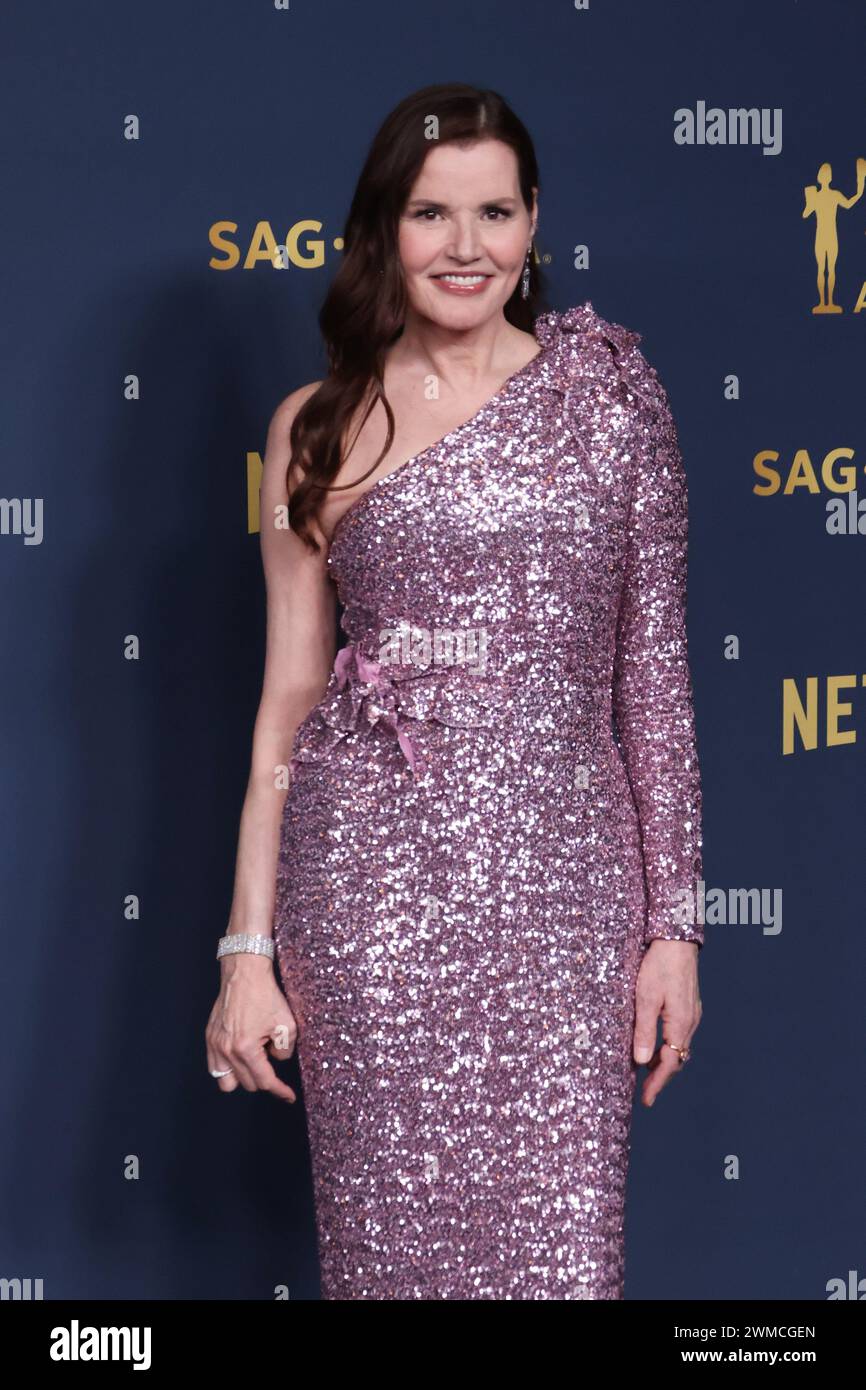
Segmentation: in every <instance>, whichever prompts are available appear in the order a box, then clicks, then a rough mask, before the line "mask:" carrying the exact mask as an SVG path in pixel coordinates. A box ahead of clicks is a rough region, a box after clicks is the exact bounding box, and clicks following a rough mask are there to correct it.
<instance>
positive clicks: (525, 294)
mask: <svg viewBox="0 0 866 1390" xmlns="http://www.w3.org/2000/svg"><path fill="white" fill-rule="evenodd" d="M531 251H532V243H531V242H530V244H529V246H528V248H527V251H526V260H525V262H524V264H523V281H522V283H521V286H520V297H521V299H528V298H529V257H530V253H531Z"/></svg>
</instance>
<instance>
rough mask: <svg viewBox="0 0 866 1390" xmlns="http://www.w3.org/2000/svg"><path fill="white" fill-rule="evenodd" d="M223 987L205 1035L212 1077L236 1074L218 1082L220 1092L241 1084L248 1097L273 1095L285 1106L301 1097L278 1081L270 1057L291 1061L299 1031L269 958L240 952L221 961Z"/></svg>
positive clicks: (231, 1089) (223, 1077)
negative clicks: (218, 1073) (250, 1094)
mask: <svg viewBox="0 0 866 1390" xmlns="http://www.w3.org/2000/svg"><path fill="white" fill-rule="evenodd" d="M221 968H222V984H221V987H220V992H219V995H218V997H217V1000H216V1003H215V1004H214V1006H213V1009H212V1010H211V1015H210V1018H209V1019H208V1025H207V1029H206V1032H205V1038H206V1041H207V1064H208V1070H209V1071H225V1070H226V1069H227V1068H228V1067H231V1068H232V1071H231V1072H230V1073H229V1075H228V1076H221V1077H219V1078H218V1079H217V1085H218V1086H219V1088H220V1090H221V1091H234V1090H236V1089H237V1087H238V1084H240V1085H241V1086H243V1087H244V1089H245V1090H247V1091H271V1092H272V1093H273V1094H274V1095H275V1096H279V1097H280V1098H281V1099H282V1100H287V1101H295V1100H297V1096H296V1095H295V1093H294V1091H293V1090H292V1088H291V1086H287V1085H286V1083H285V1082H284V1081H281V1080H280V1078H279V1077H278V1076H277V1074H276V1072H275V1071H274V1068H273V1067H272V1066H271V1063H270V1062H269V1061H268V1057H267V1053H270V1055H271V1056H272V1057H276V1058H278V1059H279V1060H280V1061H287V1060H288V1058H289V1057H291V1055H292V1052H293V1051H294V1047H295V1039H296V1037H297V1035H298V1028H297V1024H296V1022H295V1018H294V1015H293V1014H292V1011H291V1009H290V1008H289V1005H288V1003H287V1001H286V997H285V995H284V994H283V992H282V990H281V989H280V987H279V985H278V984H277V980H276V976H275V974H274V967H273V962H272V961H271V960H270V958H269V957H268V956H257V955H252V954H251V953H248V952H238V953H237V954H235V955H231V956H224V957H222V966H221Z"/></svg>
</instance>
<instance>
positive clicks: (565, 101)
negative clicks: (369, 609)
mask: <svg viewBox="0 0 866 1390" xmlns="http://www.w3.org/2000/svg"><path fill="white" fill-rule="evenodd" d="M862 20H863V12H862V7H861V6H859V5H857V4H853V3H850V0H849V3H839V0H825V3H824V4H823V5H821V6H820V7H819V6H809V5H806V4H794V3H787V2H786V3H783V2H782V0H770V3H759V4H754V3H751V4H747V3H733V4H731V5H728V6H723V7H719V6H715V5H709V4H685V3H674V2H673V0H661V2H660V3H659V4H656V5H647V4H645V3H640V0H620V2H619V3H615V0H591V3H587V4H574V3H571V0H568V2H566V0H561V3H560V2H557V3H553V0H542V2H541V3H538V4H534V5H527V4H520V3H516V2H515V0H505V2H504V3H503V0H499V3H492V0H482V3H477V4H468V5H467V4H458V3H456V0H442V3H441V4H439V5H438V6H437V7H436V8H435V10H430V9H428V8H427V7H425V6H411V5H410V6H407V5H405V4H399V3H397V0H381V3H377V4H374V5H371V6H363V5H358V4H354V3H349V0H320V2H319V3H317V4H315V5H313V4H308V3H302V0H291V3H289V0H285V3H273V0H245V3H243V4H241V3H239V2H238V0H236V2H234V3H233V0H210V2H209V3H204V0H191V2H190V3H184V0H180V2H179V3H178V0H174V3H168V0H152V2H151V3H148V4H145V5H131V4H129V3H125V0H119V3H117V4H115V5H112V6H108V5H106V4H99V3H96V0H90V3H84V4H79V5H77V6H74V7H73V6H68V5H64V4H61V3H59V0H48V3H45V4H41V5H39V6H25V5H18V6H13V7H12V8H11V9H10V12H9V13H8V14H7V16H6V43H5V44H4V55H3V68H4V81H3V83H2V84H0V104H2V109H3V119H2V121H0V139H2V144H3V153H4V164H5V168H6V185H7V208H6V216H5V217H4V219H3V227H2V233H0V235H2V238H3V243H4V247H3V250H4V254H3V276H4V280H5V295H4V301H5V312H4V314H3V316H2V327H0V332H2V335H3V338H4V349H5V350H4V352H3V364H4V365H3V374H2V391H3V397H4V409H3V435H4V439H3V444H4V448H3V487H2V494H3V495H2V500H0V519H2V534H0V566H2V574H3V595H4V598H3V603H2V625H3V648H2V649H3V655H4V674H3V680H2V683H0V692H2V694H0V699H2V706H3V739H2V746H3V764H4V779H3V781H4V796H3V828H4V833H3V837H2V847H3V907H4V918H5V942H6V949H5V952H4V962H3V970H2V977H3V989H2V1005H3V1018H4V1020H5V1043H6V1045H5V1048H4V1062H3V1073H4V1085H3V1088H2V1095H3V1135H4V1143H3V1145H2V1157H0V1163H2V1180H0V1277H2V1279H3V1280H5V1281H10V1282H9V1283H8V1284H4V1288H5V1289H6V1293H5V1294H4V1296H10V1297H14V1296H16V1294H15V1289H16V1287H17V1288H18V1290H19V1292H20V1295H21V1296H22V1297H26V1296H28V1289H29V1296H32V1297H39V1296H42V1297H44V1298H52V1299H60V1298H86V1299H90V1298H98V1297H116V1298H134V1297H142V1298H170V1299H190V1298H208V1299H211V1298H213V1299H273V1298H280V1297H286V1298H291V1299H311V1298H316V1297H317V1296H318V1283H317V1277H318V1276H317V1259H316V1247H315V1227H314V1222H313V1209H312V1190H311V1183H310V1171H309V1157H308V1151H307V1141H306V1134H305V1127H304V1117H303V1114H302V1112H301V1107H300V1106H297V1107H287V1106H285V1105H284V1104H281V1103H278V1102H277V1101H275V1100H273V1099H272V1098H271V1097H270V1096H267V1095H251V1094H248V1093H247V1092H245V1091H243V1090H242V1089H241V1090H238V1091H236V1092H234V1093H232V1094H229V1095H225V1094H222V1093H221V1092H219V1091H218V1089H217V1087H216V1083H215V1082H214V1081H212V1080H211V1078H210V1077H209V1076H208V1071H207V1059H206V1055H205V1045H204V1030H205V1026H206V1023H207V1018H208V1014H209V1012H210V1008H211V1006H212V1003H213V1001H214V998H215V996H216V992H217V989H218V984H219V967H218V965H217V962H216V960H215V951H216V944H217V939H218V937H219V936H220V935H221V934H222V933H223V931H224V930H225V929H226V923H227V914H228V910H229V905H230V901H231V892H232V883H233V874H234V859H235V851H236V845H237V829H238V818H239V815H240V810H241V805H242V801H243V796H244V791H245V786H246V779H247V775H248V771H249V756H250V747H251V738H252V727H253V720H254V717H255V713H256V708H257V703H258V697H259V693H260V686H261V678H262V669H263V659H264V634H265V627H264V623H265V597H264V587H263V578H262V566H261V557H260V549H259V541H260V537H259V498H258V486H259V480H260V475H261V467H262V458H263V454H264V445H265V438H266V434H267V428H268V424H269V421H270V418H271V416H272V414H273V411H274V410H275V408H276V406H277V405H278V404H279V402H280V401H281V400H282V399H283V398H284V397H285V396H286V395H287V394H288V393H289V392H290V391H292V390H294V389H295V388H297V387H299V386H301V385H303V384H305V383H306V382H310V381H313V380H316V379H317V378H319V377H321V376H322V375H323V374H324V372H325V370H326V364H325V358H324V353H323V348H322V344H321V341H320V337H319V334H318V329H317V323H316V315H317V311H318V308H319V305H320V303H321V301H322V298H323V296H324V294H325V291H326V287H327V285H328V283H329V280H330V278H331V276H332V275H333V273H334V270H335V268H336V266H337V265H338V264H339V258H340V254H341V252H340V247H341V234H342V230H343V225H344V219H345V215H346V213H347V210H348V203H349V199H350V197H351V193H352V190H353V187H354V183H355V180H356V178H357V175H358V173H359V171H360V167H361V164H362V161H363V159H364V157H365V155H366V151H367V148H368V144H369V141H370V139H371V138H372V135H373V133H374V132H375V130H376V128H377V127H378V125H379V124H380V122H381V120H382V119H383V117H384V116H385V115H386V114H387V112H388V111H389V110H390V109H391V108H392V107H393V106H394V105H395V104H396V103H397V102H398V101H400V100H401V99H402V98H403V97H404V96H406V95H407V94H408V93H410V92H412V91H414V90H415V89H417V88H419V87H422V86H426V85H428V84H430V83H434V82H447V81H461V82H469V83H472V84H474V85H478V86H482V87H489V88H493V89H495V90H497V91H499V92H501V93H502V94H503V95H504V97H505V98H506V100H507V101H508V102H509V103H510V104H511V105H512V106H513V108H514V109H515V110H516V112H517V114H518V115H519V116H520V117H521V119H522V120H523V121H524V123H525V124H526V126H527V127H528V129H529V131H530V134H531V135H532V137H533V139H534V141H535V143H536V148H537V152H538V156H539V160H540V165H541V190H540V194H539V209H540V219H539V228H538V234H537V236H536V242H535V244H536V247H537V250H538V255H539V265H540V268H541V270H542V271H543V274H544V277H545V284H546V290H547V298H548V304H549V307H555V308H560V309H562V308H567V307H569V306H572V305H576V304H580V303H583V302H584V301H585V300H587V299H588V300H590V301H591V302H592V304H593V306H594V308H595V309H596V310H597V311H598V313H600V314H601V315H602V316H603V317H604V318H606V319H609V320H611V321H613V322H615V323H619V324H623V325H625V326H626V327H628V328H631V329H634V330H636V331H637V332H639V333H640V334H641V335H642V341H641V348H642V350H643V351H644V353H645V354H646V356H647V358H648V359H649V361H650V362H651V363H652V364H653V365H654V366H655V367H656V368H657V370H658V372H659V375H660V377H661V380H662V382H663V383H664V385H665V386H666V388H667V391H668V394H669V398H670V401H671V406H672V409H673V412H674V416H675V419H676V423H677V427H678V431H679V438H680V444H681V448H682V452H683V457H684V460H685V465H686V470H687V474H688V482H689V516H690V581H689V605H688V622H689V642H690V654H691V666H692V673H693V679H694V687H695V708H696V722H697V733H698V741H699V751H700V757H701V768H702V776H703V810H704V866H703V873H704V880H703V881H702V883H701V895H700V910H701V912H702V913H703V915H704V920H705V924H706V943H707V944H706V946H705V947H704V949H703V951H702V953H701V956H700V968H701V994H702V1001H703V1007H704V1017H703V1022H702V1024H701V1027H700V1029H699V1030H698V1033H697V1035H696V1037H695V1040H694V1043H693V1049H692V1053H693V1055H692V1060H691V1061H690V1063H689V1065H688V1066H687V1067H686V1068H685V1069H684V1071H683V1073H682V1074H681V1075H680V1076H678V1077H676V1078H675V1079H674V1081H673V1082H672V1083H671V1085H670V1086H668V1087H667V1088H666V1090H665V1091H664V1092H663V1093H662V1096H661V1097H660V1099H659V1101H658V1103H657V1104H656V1105H655V1106H654V1107H653V1108H652V1109H651V1110H645V1109H644V1108H642V1107H641V1106H640V1105H639V1103H638V1102H637V1100H636V1107H635V1115H634V1126H633V1135H632V1168H631V1173H630V1178H629V1191H628V1214H627V1233H626V1251H627V1284H626V1293H627V1297H628V1298H631V1299H643V1298H652V1299H665V1300H679V1299H684V1300H686V1299H709V1298H715V1297H718V1298H740V1299H771V1298H781V1299H809V1300H815V1299H818V1300H823V1299H828V1298H858V1297H863V1296H864V1295H863V1293H862V1286H861V1285H860V1283H859V1281H860V1279H861V1278H862V1277H863V1276H866V1248H864V1244H863V1229H864V1220H863V1218H864V1199H863V1185H862V1167H863V1154H864V1121H863V1107H862V1105H861V1104H860V1103H859V1093H860V1086H861V1082H862V1077H863V1043H862V1026H861V993H862V981H863V975H864V971H863V967H864V958H866V946H864V941H866V933H864V929H863V911H862V905H861V898H860V881H859V875H860V870H861V867H862V862H863V838H864V796H863V788H864V770H866V769H864V742H866V641H864V636H866V632H864V618H863V607H864V597H866V584H864V563H866V478H864V472H863V460H864V450H866V441H864V437H863V436H864V420H863V399H864V362H866V355H864V332H866V197H864V196H863V194H864V178H866V122H864V116H863V102H862V93H863V82H862V71H861V69H862V46H863V43H862V41H863V24H862ZM275 251H276V252H277V254H275ZM282 1071H283V1074H284V1076H285V1077H286V1079H288V1080H289V1081H290V1083H291V1084H293V1085H295V1086H297V1083H298V1074H297V1068H296V1063H295V1061H294V1060H293V1061H292V1063H291V1064H289V1065H288V1066H286V1067H284V1068H283V1069H282ZM28 1280H29V1281H30V1284H29V1285H28V1284H27V1281H28ZM15 1281H20V1283H19V1284H18V1285H17V1286H16V1284H15ZM858 1290H860V1291H859V1292H858Z"/></svg>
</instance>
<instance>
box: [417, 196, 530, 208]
mask: <svg viewBox="0 0 866 1390" xmlns="http://www.w3.org/2000/svg"><path fill="white" fill-rule="evenodd" d="M516 202H517V199H516V198H513V197H512V196H511V194H510V193H509V194H508V195H507V196H506V197H504V198H485V199H484V201H483V202H481V203H479V204H478V206H479V207H480V208H485V207H489V206H490V204H491V203H516ZM406 206H407V207H408V208H414V207H421V206H424V207H437V208H444V207H447V206H448V205H447V203H440V202H437V200H436V199H435V198H410V200H409V202H408V203H407V204H406Z"/></svg>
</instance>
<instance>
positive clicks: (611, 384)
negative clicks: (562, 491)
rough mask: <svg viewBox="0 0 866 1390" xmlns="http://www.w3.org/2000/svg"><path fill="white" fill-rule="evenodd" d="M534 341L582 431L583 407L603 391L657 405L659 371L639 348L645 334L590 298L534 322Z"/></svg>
mask: <svg viewBox="0 0 866 1390" xmlns="http://www.w3.org/2000/svg"><path fill="white" fill-rule="evenodd" d="M534 331H535V337H536V339H537V340H538V342H539V343H540V344H541V345H542V347H543V348H544V349H545V350H546V352H547V362H546V364H545V365H546V369H547V380H548V382H549V384H550V385H551V386H552V387H553V388H554V389H555V390H558V391H561V392H562V393H563V395H564V396H565V406H564V414H565V416H566V419H567V420H568V421H569V422H570V423H571V424H572V425H573V426H574V427H575V429H579V428H580V426H581V423H582V422H583V420H584V419H585V416H584V417H582V413H581V407H582V405H583V403H584V401H585V400H586V401H587V403H588V400H589V398H591V396H592V395H594V394H595V391H596V388H598V387H601V388H602V390H605V391H607V392H609V393H611V394H612V395H613V397H614V398H616V396H617V395H621V396H623V397H625V398H627V397H628V393H629V392H634V393H635V395H637V396H638V397H640V398H641V399H643V400H644V401H645V402H646V403H647V404H648V405H649V406H654V405H655V400H654V393H653V390H652V378H653V377H654V375H655V373H654V369H653V368H652V367H650V365H649V363H648V362H647V361H646V358H645V357H644V355H643V353H642V352H640V351H639V350H638V344H639V343H640V342H641V334H640V333H638V332H636V331H635V330H634V329H631V328H625V327H624V326H623V325H622V324H620V323H610V322H609V321H608V320H607V319H603V318H602V317H601V315H600V314H598V313H596V311H595V309H594V308H593V306H592V304H591V302H590V300H588V299H587V300H586V301H585V302H584V303H583V304H578V305H575V306H574V307H573V308H571V309H565V310H559V309H551V310H548V311H547V312H546V313H544V314H539V316H538V318H537V319H536V320H535V330H534Z"/></svg>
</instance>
